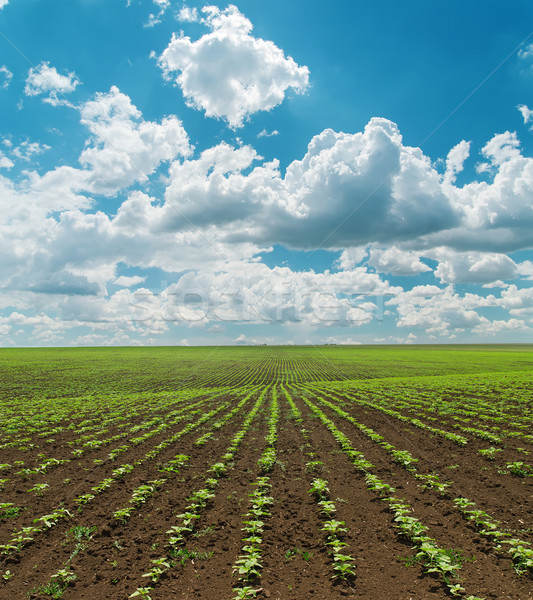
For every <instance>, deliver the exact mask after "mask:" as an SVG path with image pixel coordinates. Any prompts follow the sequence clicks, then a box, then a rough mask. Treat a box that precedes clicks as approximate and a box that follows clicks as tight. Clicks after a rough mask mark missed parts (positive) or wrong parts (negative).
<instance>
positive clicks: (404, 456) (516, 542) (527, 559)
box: [315, 392, 533, 575]
mask: <svg viewBox="0 0 533 600" xmlns="http://www.w3.org/2000/svg"><path fill="white" fill-rule="evenodd" d="M323 394H324V395H326V396H329V397H331V396H330V395H329V394H327V393H325V392H323ZM315 398H316V399H317V400H319V401H320V402H321V404H323V405H325V406H327V407H329V408H330V409H331V410H332V411H334V412H335V413H336V414H337V415H339V416H340V417H342V418H343V419H345V420H346V421H348V422H350V423H352V424H353V425H355V426H356V427H357V428H358V429H359V430H360V431H362V432H363V433H365V434H366V435H367V436H368V437H369V438H370V439H372V440H373V441H375V442H377V443H378V444H379V445H380V446H382V447H383V448H384V449H385V450H386V451H387V452H388V453H390V454H391V455H392V456H393V457H394V460H395V462H396V463H397V464H400V465H401V466H402V467H403V468H405V469H406V470H407V471H410V472H411V473H412V475H413V477H415V478H416V479H418V480H419V481H422V482H423V483H422V486H421V487H422V488H423V489H427V490H432V491H434V492H438V493H439V494H441V495H442V494H446V493H449V492H451V491H452V490H451V489H449V488H451V487H452V486H453V482H450V481H448V482H442V481H441V479H440V475H439V474H438V473H427V474H422V473H417V469H416V467H415V463H416V462H418V459H416V458H414V457H412V456H411V454H410V453H409V452H407V451H405V450H400V451H398V450H396V449H395V447H394V446H393V445H392V444H389V443H388V442H385V441H384V439H383V436H381V435H379V434H377V433H376V432H374V431H373V430H372V429H371V428H369V427H366V426H365V425H361V424H360V423H358V422H357V421H356V420H355V419H354V418H353V417H352V416H351V415H349V414H348V413H347V412H346V411H343V410H342V409H341V408H339V407H338V406H336V405H335V404H333V403H331V402H329V401H327V400H325V399H324V398H321V397H319V396H317V395H315ZM367 481H369V482H371V483H372V484H373V485H374V486H377V487H376V489H378V488H379V484H378V483H377V482H376V480H375V479H373V476H370V477H369V479H367ZM384 489H386V487H385V488H384ZM454 502H455V505H456V506H457V507H458V508H459V509H461V512H462V514H463V516H464V515H468V518H469V519H470V520H473V521H474V522H475V523H476V526H478V531H479V532H480V533H481V534H482V535H485V536H487V537H489V538H490V539H491V540H493V541H496V540H497V539H499V538H500V537H511V533H509V532H506V533H503V532H501V531H500V530H499V529H498V526H499V524H500V523H499V521H496V520H495V519H493V518H492V517H491V516H490V515H488V514H487V513H486V512H484V511H481V510H466V511H465V510H462V508H463V506H474V503H473V502H471V501H470V500H466V499H464V498H457V499H456V500H454ZM463 502H466V504H464V505H463ZM502 543H508V544H509V549H508V551H509V553H510V554H511V555H512V556H513V563H514V566H515V571H516V572H517V573H518V574H519V575H522V574H524V573H525V572H527V570H528V569H530V568H531V567H532V565H533V550H531V549H529V548H527V546H529V545H530V544H529V543H528V542H525V541H523V540H520V539H518V538H513V539H512V541H509V540H505V541H503V542H502ZM495 549H496V550H501V545H500V544H497V545H495Z"/></svg>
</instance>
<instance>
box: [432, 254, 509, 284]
mask: <svg viewBox="0 0 533 600" xmlns="http://www.w3.org/2000/svg"><path fill="white" fill-rule="evenodd" d="M443 254H444V255H445V256H446V259H445V260H443V261H442V262H440V263H439V265H438V267H437V268H436V269H435V277H438V278H439V279H440V280H441V281H442V282H443V283H482V284H486V283H491V282H494V281H497V280H502V281H503V280H506V279H515V278H516V277H518V274H519V271H518V267H517V265H516V263H515V262H514V261H513V260H512V259H511V258H509V257H508V256H507V255H506V254H496V253H483V252H463V253H461V254H455V253H453V252H450V251H444V252H443Z"/></svg>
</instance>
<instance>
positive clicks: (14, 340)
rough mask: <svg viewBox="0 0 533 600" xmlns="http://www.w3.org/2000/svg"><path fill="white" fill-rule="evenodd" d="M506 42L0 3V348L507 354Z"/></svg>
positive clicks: (452, 26)
mask: <svg viewBox="0 0 533 600" xmlns="http://www.w3.org/2000/svg"><path fill="white" fill-rule="evenodd" d="M531 23H533V6H532V5H531V4H530V3H528V2H525V1H517V0H513V1H511V2H508V3H506V4H505V5H503V4H502V3H501V2H495V1H494V2H493V1H488V2H487V1H486V2H477V1H476V2H470V3H467V4H466V6H465V3H460V2H456V1H452V2H448V3H446V4H440V5H436V4H435V3H424V2H411V3H408V4H407V5H406V4H400V3H397V2H392V1H390V2H389V1H384V2H380V3H356V2H348V1H341V2H336V3H333V5H324V4H323V3H318V2H315V1H314V0H312V1H309V0H308V1H306V2H302V1H300V0H293V1H291V2H289V3H287V2H281V1H279V0H274V1H272V2H270V3H268V6H267V5H265V4H264V3H263V4H262V3H258V2H255V1H253V2H252V1H251V0H248V1H242V2H234V3H232V4H228V3H217V4H209V3H201V2H192V1H191V2H187V3H184V2H181V1H173V0H130V1H129V2H128V1H127V0H113V1H111V2H110V1H109V0H54V2H50V1H46V0H0V102H1V109H2V113H1V114H2V119H1V121H0V207H1V210H2V219H1V220H0V228H1V234H0V252H1V254H2V261H1V262H0V274H1V280H0V281H1V284H0V285H1V289H0V345H2V346H28V345H30V346H49V345H129V344H143V345H150V344H161V345H163V344H184V345H186V344H190V345H194V344H254V343H269V344H276V343H280V344H286V343H311V344H320V343H339V344H341V343H354V344H357V343H428V342H435V343H459V342H465V343H466V342H530V341H531V340H532V339H533V338H532V329H533V138H532V135H533V134H532V129H533V31H530V29H529V28H530V27H531ZM530 107H531V108H530Z"/></svg>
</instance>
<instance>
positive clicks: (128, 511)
mask: <svg viewBox="0 0 533 600" xmlns="http://www.w3.org/2000/svg"><path fill="white" fill-rule="evenodd" d="M253 394H254V392H250V393H248V394H247V395H246V396H245V397H244V398H243V399H242V400H241V401H240V402H239V403H238V404H237V405H236V406H234V407H233V409H232V410H231V411H229V412H228V413H227V414H226V415H224V416H223V417H222V418H221V419H219V420H218V421H217V422H216V423H214V424H213V429H220V428H221V427H223V425H224V424H225V423H227V422H228V421H230V420H231V419H232V418H233V417H234V416H235V415H236V414H237V412H238V411H239V410H241V409H242V407H243V406H244V405H245V404H246V403H247V402H248V401H249V399H250V398H251V396H253ZM228 405H229V402H226V403H224V404H222V405H220V406H219V407H216V408H214V409H213V410H211V411H209V412H208V413H205V414H202V416H201V417H200V418H199V419H197V420H196V421H195V422H192V423H188V424H187V425H186V426H185V427H184V428H183V429H182V430H180V431H179V432H177V433H175V434H174V435H172V436H171V437H170V438H167V439H166V440H164V441H162V442H161V443H160V444H158V445H157V446H156V447H155V448H153V449H152V450H150V451H149V452H148V453H147V454H146V455H145V457H144V458H141V459H140V460H137V461H135V463H134V465H129V464H125V465H122V466H120V467H118V468H116V469H114V470H113V473H112V475H113V477H111V478H106V479H104V480H102V481H101V482H100V483H99V484H97V485H96V486H93V487H92V488H91V491H92V493H91V494H82V495H80V496H78V497H77V498H76V499H75V502H76V503H77V504H78V511H80V510H81V509H82V508H83V506H84V505H85V504H87V503H88V502H90V501H91V500H93V499H94V498H95V496H97V495H98V494H101V493H103V492H104V491H106V490H107V489H109V487H111V485H112V484H113V483H116V481H118V480H121V479H124V477H125V476H126V475H128V474H129V473H131V472H132V471H133V469H134V467H137V466H140V465H141V464H143V463H144V462H145V461H147V460H149V459H153V458H155V457H156V456H157V455H158V454H159V453H160V452H162V451H163V450H164V449H165V448H167V447H169V446H171V445H172V444H174V443H175V442H176V441H177V440H178V439H179V438H181V437H182V436H183V435H185V434H186V433H190V432H192V431H193V430H194V429H197V428H198V427H199V426H201V425H202V424H203V423H205V422H207V421H209V420H210V419H212V417H213V416H215V415H216V414H217V413H219V412H221V411H222V410H224V409H225V408H226V407H227V406H228ZM188 459H189V457H188V456H186V455H180V454H178V455H176V456H175V457H174V458H173V459H170V460H168V461H166V462H165V463H162V464H160V465H159V466H158V470H159V471H160V472H163V473H165V474H166V477H165V478H162V479H156V480H152V481H149V482H147V483H145V484H142V485H140V486H138V487H137V488H136V489H134V490H133V492H132V496H131V498H130V501H129V503H128V505H127V506H125V507H122V508H120V509H117V510H116V511H115V512H114V514H113V519H114V520H115V522H116V523H118V524H124V523H125V522H127V520H128V519H129V518H130V516H131V515H132V513H133V512H134V511H135V510H137V509H139V508H140V507H141V506H142V505H143V504H144V503H145V502H146V501H147V500H148V499H149V498H150V497H152V496H153V495H154V494H155V493H156V492H157V490H158V489H159V488H160V487H161V486H162V485H163V484H165V483H166V481H167V479H168V477H169V476H174V475H176V474H177V473H179V471H180V469H181V467H182V466H183V465H185V463H186V461H187V460H188ZM70 516H72V515H71V513H70V512H69V511H68V510H66V509H59V510H58V511H55V512H54V513H52V514H51V515H46V516H45V517H46V520H45V523H46V526H47V527H53V526H54V525H56V524H57V522H58V521H59V520H60V518H67V517H70ZM41 519H42V518H41ZM41 531H43V527H40V528H34V529H31V530H30V529H29V528H23V529H22V530H21V532H16V533H15V534H14V536H13V540H14V541H16V544H17V545H16V547H13V546H14V544H11V546H12V547H11V548H9V547H8V548H5V549H4V548H2V551H4V553H5V554H7V553H8V552H6V550H11V552H13V551H15V550H16V551H20V550H21V549H22V548H23V547H24V546H25V545H27V544H29V543H31V542H32V541H33V540H34V534H35V533H39V532H41ZM32 534H33V535H32ZM0 548H1V547H0ZM62 568H63V567H62ZM69 568H70V567H69ZM60 570H61V569H60ZM56 584H57V582H56V583H54V584H51V585H52V587H54V586H55V585H56Z"/></svg>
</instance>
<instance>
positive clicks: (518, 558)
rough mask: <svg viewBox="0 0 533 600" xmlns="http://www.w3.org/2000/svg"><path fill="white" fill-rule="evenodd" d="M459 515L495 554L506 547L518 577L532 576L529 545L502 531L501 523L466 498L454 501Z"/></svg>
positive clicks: (531, 559)
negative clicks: (491, 546) (487, 540)
mask: <svg viewBox="0 0 533 600" xmlns="http://www.w3.org/2000/svg"><path fill="white" fill-rule="evenodd" d="M454 503H455V505H456V506H457V507H458V509H459V510H460V511H461V514H462V515H463V516H464V517H465V519H467V520H468V521H470V522H471V523H473V524H474V526H475V528H476V530H477V531H478V533H480V534H481V535H483V536H485V537H486V538H487V539H489V540H490V541H491V544H492V545H493V547H494V550H495V551H496V552H502V551H503V546H502V544H505V545H506V549H507V553H508V554H510V555H511V558H512V561H513V568H514V570H515V571H516V572H517V573H518V574H519V575H526V574H529V575H530V576H531V575H533V549H532V548H531V544H530V543H529V542H526V541H524V540H521V539H519V538H516V537H512V534H511V533H509V532H508V531H502V530H501V528H500V526H501V523H500V522H499V521H496V520H495V519H493V518H492V517H491V516H490V515H489V514H487V513H486V512H485V511H484V510H481V509H479V508H477V507H476V503H475V502H473V501H472V500H469V499H468V498H464V497H462V496H461V497H459V498H455V500H454Z"/></svg>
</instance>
